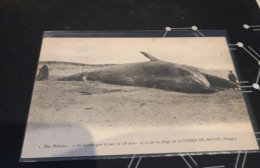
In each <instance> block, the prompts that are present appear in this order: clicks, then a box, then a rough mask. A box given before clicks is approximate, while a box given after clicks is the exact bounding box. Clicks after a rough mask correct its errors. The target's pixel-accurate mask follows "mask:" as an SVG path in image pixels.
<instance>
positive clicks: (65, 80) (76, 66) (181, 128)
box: [21, 36, 259, 159]
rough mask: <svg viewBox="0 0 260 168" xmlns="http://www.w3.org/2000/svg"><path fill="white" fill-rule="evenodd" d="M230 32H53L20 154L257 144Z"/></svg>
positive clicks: (214, 148) (46, 43)
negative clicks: (130, 34)
mask: <svg viewBox="0 0 260 168" xmlns="http://www.w3.org/2000/svg"><path fill="white" fill-rule="evenodd" d="M238 86H239V85H238V76H237V73H236V70H235V68H234V64H233V61H232V57H231V54H230V51H229V48H228V44H227V40H226V37H224V36H220V37H167V38H158V37H151V38H147V37H146V38H141V37H138V38H130V37H123V38H122V37H121V38H116V37H114V38H108V37H106V38H105V37H104V38H100V37H99V38H94V37H82V38H79V37H62V38H61V37H45V38H43V41H42V48H41V53H40V58H39V64H38V68H37V73H36V78H35V84H34V90H33V95H32V102H31V107H30V111H29V116H28V123H27V128H26V134H25V139H24V145H23V151H22V155H21V158H22V159H30V158H51V157H81V156H117V157H120V156H125V155H133V154H173V153H180V152H215V151H217V152H218V151H220V152H225V151H238V150H257V149H259V147H258V144H257V141H256V138H255V135H254V130H253V127H252V124H251V121H250V118H249V115H248V111H247V106H246V103H245V100H244V97H243V94H242V92H241V90H240V89H239V87H238Z"/></svg>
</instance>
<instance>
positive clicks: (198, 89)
mask: <svg viewBox="0 0 260 168" xmlns="http://www.w3.org/2000/svg"><path fill="white" fill-rule="evenodd" d="M141 53H142V54H143V55H144V56H145V57H147V58H148V59H150V61H147V62H138V63H126V64H117V65H113V66H110V67H104V68H103V69H101V70H97V71H93V72H84V73H79V74H75V75H72V76H68V77H64V78H61V79H60V80H63V81H81V80H82V78H83V76H86V77H87V80H90V81H100V82H103V83H109V84H116V85H127V86H139V87H149V88H158V89H163V90H169V91H177V92H185V93H213V92H216V91H219V90H223V89H229V88H236V87H237V86H236V84H235V83H233V82H230V81H228V80H226V79H223V78H220V77H217V76H214V75H209V74H205V73H202V72H200V71H199V69H197V68H195V67H191V66H187V65H179V64H176V63H171V62H166V61H162V60H159V59H157V58H155V57H153V56H151V55H150V54H148V53H145V52H141Z"/></svg>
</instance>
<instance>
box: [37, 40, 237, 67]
mask: <svg viewBox="0 0 260 168" xmlns="http://www.w3.org/2000/svg"><path fill="white" fill-rule="evenodd" d="M140 51H144V52H147V53H149V54H151V55H153V56H154V57H156V58H158V59H161V60H164V61H168V62H173V63H178V64H185V65H191V66H195V67H200V68H205V69H232V70H233V69H234V68H233V64H232V60H231V55H230V52H229V49H228V45H227V42H226V39H225V37H203V38H198V37H183V38H179V37H174V38H44V39H43V44H42V49H41V55H40V61H63V62H75V63H84V64H112V63H114V64H122V63H132V62H143V61H149V60H148V59H147V58H146V57H144V56H143V55H142V54H141V53H140Z"/></svg>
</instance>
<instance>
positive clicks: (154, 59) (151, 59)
mask: <svg viewBox="0 0 260 168" xmlns="http://www.w3.org/2000/svg"><path fill="white" fill-rule="evenodd" d="M140 53H142V54H143V55H144V56H145V57H146V58H148V59H149V60H150V61H157V60H158V59H157V58H155V57H154V56H152V55H150V54H148V53H146V52H142V51H141V52H140Z"/></svg>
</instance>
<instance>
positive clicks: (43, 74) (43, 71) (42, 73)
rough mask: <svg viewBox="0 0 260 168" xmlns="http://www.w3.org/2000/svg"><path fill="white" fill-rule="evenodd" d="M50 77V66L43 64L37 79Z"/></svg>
mask: <svg viewBox="0 0 260 168" xmlns="http://www.w3.org/2000/svg"><path fill="white" fill-rule="evenodd" d="M48 77H49V68H48V66H47V65H43V66H42V67H41V69H40V72H39V74H38V75H37V77H36V80H46V79H48Z"/></svg>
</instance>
